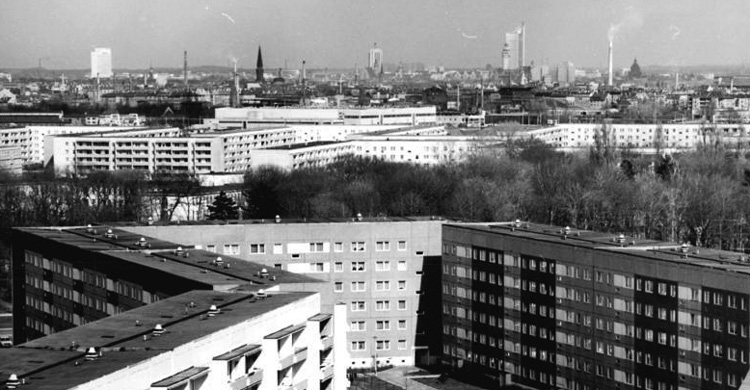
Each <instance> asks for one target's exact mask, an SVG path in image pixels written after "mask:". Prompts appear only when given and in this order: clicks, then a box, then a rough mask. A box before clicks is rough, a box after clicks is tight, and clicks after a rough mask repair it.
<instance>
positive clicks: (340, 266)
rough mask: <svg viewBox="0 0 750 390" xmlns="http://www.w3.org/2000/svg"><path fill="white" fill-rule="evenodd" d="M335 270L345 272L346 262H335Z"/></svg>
mask: <svg viewBox="0 0 750 390" xmlns="http://www.w3.org/2000/svg"><path fill="white" fill-rule="evenodd" d="M333 272H344V263H342V262H340V261H337V262H335V263H333Z"/></svg>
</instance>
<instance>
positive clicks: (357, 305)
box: [352, 301, 367, 311]
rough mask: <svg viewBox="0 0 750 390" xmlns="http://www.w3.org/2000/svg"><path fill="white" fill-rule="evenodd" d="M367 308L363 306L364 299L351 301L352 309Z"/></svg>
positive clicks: (361, 309) (360, 309)
mask: <svg viewBox="0 0 750 390" xmlns="http://www.w3.org/2000/svg"><path fill="white" fill-rule="evenodd" d="M365 310H367V309H366V307H365V301H353V302H352V311H365Z"/></svg>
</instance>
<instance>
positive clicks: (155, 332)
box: [151, 324, 166, 337]
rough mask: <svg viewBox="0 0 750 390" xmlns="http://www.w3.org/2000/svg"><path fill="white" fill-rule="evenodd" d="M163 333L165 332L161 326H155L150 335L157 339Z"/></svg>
mask: <svg viewBox="0 0 750 390" xmlns="http://www.w3.org/2000/svg"><path fill="white" fill-rule="evenodd" d="M164 332H166V330H165V329H164V328H163V327H162V326H161V324H156V326H154V330H153V331H152V332H151V334H153V335H154V337H159V336H161V335H163V334H164Z"/></svg>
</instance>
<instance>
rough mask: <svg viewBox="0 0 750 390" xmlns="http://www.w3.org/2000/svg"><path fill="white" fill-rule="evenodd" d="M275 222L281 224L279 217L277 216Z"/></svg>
mask: <svg viewBox="0 0 750 390" xmlns="http://www.w3.org/2000/svg"><path fill="white" fill-rule="evenodd" d="M275 220H276V223H280V222H281V217H280V216H278V215H277V216H276V219H275Z"/></svg>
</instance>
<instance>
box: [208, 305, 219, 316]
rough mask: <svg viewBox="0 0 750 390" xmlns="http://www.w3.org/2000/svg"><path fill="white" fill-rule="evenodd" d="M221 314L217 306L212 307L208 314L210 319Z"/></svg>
mask: <svg viewBox="0 0 750 390" xmlns="http://www.w3.org/2000/svg"><path fill="white" fill-rule="evenodd" d="M219 312H221V310H220V309H219V308H218V307H216V305H211V307H209V308H208V313H207V314H208V316H209V317H213V316H215V315H217V314H219Z"/></svg>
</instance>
